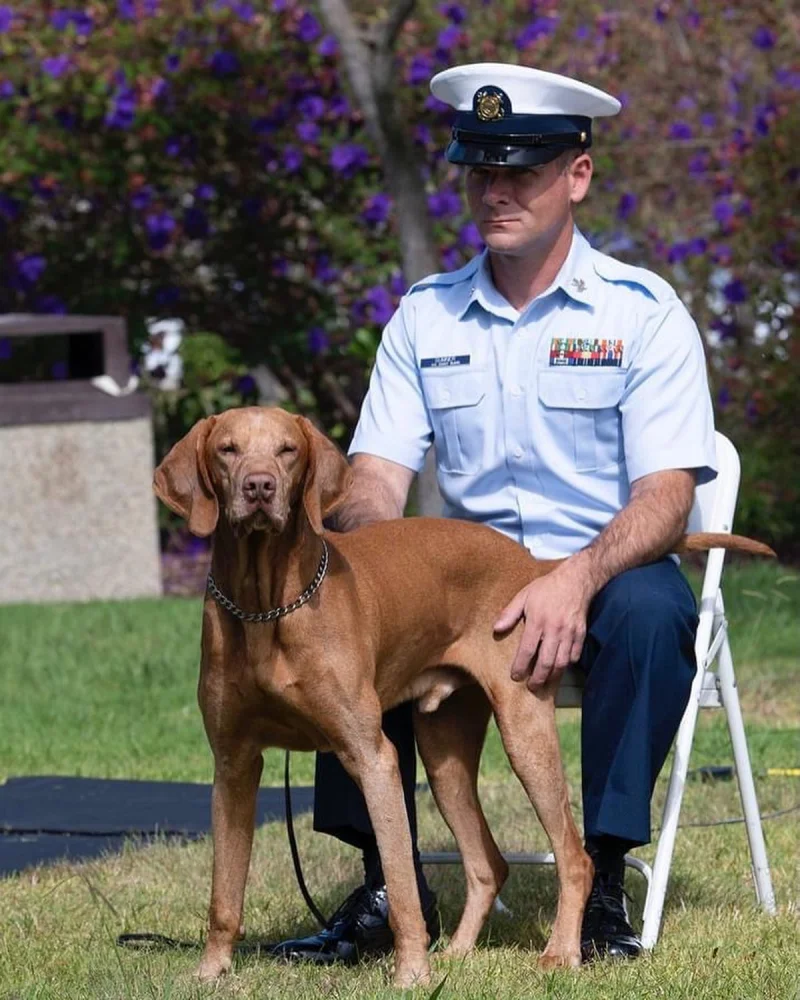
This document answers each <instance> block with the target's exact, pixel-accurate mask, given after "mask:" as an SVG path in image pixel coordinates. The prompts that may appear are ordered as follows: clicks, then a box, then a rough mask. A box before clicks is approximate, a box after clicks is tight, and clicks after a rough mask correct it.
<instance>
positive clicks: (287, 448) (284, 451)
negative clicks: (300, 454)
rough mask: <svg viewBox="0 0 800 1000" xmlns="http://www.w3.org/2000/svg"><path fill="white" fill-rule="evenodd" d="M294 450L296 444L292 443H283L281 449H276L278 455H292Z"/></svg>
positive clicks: (295, 449)
mask: <svg viewBox="0 0 800 1000" xmlns="http://www.w3.org/2000/svg"><path fill="white" fill-rule="evenodd" d="M296 451H297V446H296V445H293V444H285V445H283V447H282V448H281V449H280V450H279V451H278V454H279V455H294V454H295V452H296Z"/></svg>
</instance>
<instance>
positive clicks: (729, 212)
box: [714, 198, 734, 226]
mask: <svg viewBox="0 0 800 1000" xmlns="http://www.w3.org/2000/svg"><path fill="white" fill-rule="evenodd" d="M733 216H734V210H733V205H732V204H731V203H730V201H729V200H728V199H727V198H717V200H716V201H715V202H714V218H715V219H716V220H717V222H718V223H719V224H720V225H721V226H727V225H729V224H730V222H731V219H733Z"/></svg>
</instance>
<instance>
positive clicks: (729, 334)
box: [711, 316, 738, 340]
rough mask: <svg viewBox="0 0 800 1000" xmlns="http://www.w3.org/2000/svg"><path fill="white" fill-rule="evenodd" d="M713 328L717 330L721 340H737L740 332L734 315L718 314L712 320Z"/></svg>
mask: <svg viewBox="0 0 800 1000" xmlns="http://www.w3.org/2000/svg"><path fill="white" fill-rule="evenodd" d="M711 329H712V330H716V331H717V333H718V334H719V338H720V340H735V339H736V334H737V333H738V327H737V325H736V320H734V318H733V317H732V316H718V317H717V318H716V319H715V320H714V321H713V322H712V324H711Z"/></svg>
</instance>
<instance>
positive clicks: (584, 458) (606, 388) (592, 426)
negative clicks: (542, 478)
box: [539, 370, 625, 472]
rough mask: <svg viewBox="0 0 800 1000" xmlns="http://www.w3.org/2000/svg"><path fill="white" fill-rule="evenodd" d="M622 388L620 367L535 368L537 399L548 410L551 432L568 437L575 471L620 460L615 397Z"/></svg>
mask: <svg viewBox="0 0 800 1000" xmlns="http://www.w3.org/2000/svg"><path fill="white" fill-rule="evenodd" d="M624 389H625V373H624V372H620V371H616V372H598V371H585V372H580V373H578V372H574V371H573V372H565V371H563V370H561V371H549V370H548V371H540V372H539V401H540V402H541V404H542V405H543V406H544V407H545V408H546V410H547V411H552V413H551V414H550V420H551V421H552V425H553V427H552V430H553V436H554V437H556V438H558V439H560V440H563V441H565V442H566V441H570V440H571V444H572V449H571V450H572V455H573V459H574V462H575V469H576V471H577V472H597V471H600V470H602V469H607V468H609V467H611V466H614V465H619V464H620V462H622V460H623V454H624V453H623V447H622V420H621V416H620V411H619V401H620V399H621V398H622V393H623V391H624ZM570 425H571V426H570Z"/></svg>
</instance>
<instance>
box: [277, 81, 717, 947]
mask: <svg viewBox="0 0 800 1000" xmlns="http://www.w3.org/2000/svg"><path fill="white" fill-rule="evenodd" d="M431 89H432V90H433V93H434V94H435V95H436V96H437V97H439V98H440V99H441V100H443V101H446V102H447V103H449V104H451V105H452V106H453V107H454V108H456V112H457V113H456V116H455V124H454V128H453V139H452V142H451V143H450V145H449V147H448V149H447V154H446V155H447V158H448V159H449V160H450V161H451V162H452V163H458V164H463V165H464V166H465V168H466V196H467V199H468V202H469V207H470V210H471V213H472V216H473V219H474V221H475V223H476V224H477V226H478V229H479V230H480V233H481V236H482V237H483V240H484V242H485V243H486V247H487V249H486V251H485V252H484V253H483V254H481V255H479V256H478V257H476V258H475V259H474V260H472V261H471V262H470V263H469V264H467V265H466V266H465V267H463V268H461V270H459V271H456V272H455V273H452V274H438V275H433V276H431V277H429V278H426V279H425V280H423V281H421V282H419V283H418V284H417V285H415V286H414V287H413V288H412V289H410V291H409V292H408V294H407V295H406V296H405V297H404V298H403V300H402V302H401V304H400V307H399V309H398V310H397V312H396V314H395V316H394V317H393V318H392V320H391V321H390V322H389V324H388V326H387V327H386V330H385V331H384V334H383V338H382V342H381V346H380V349H379V351H378V355H377V358H376V364H375V369H374V372H373V375H372V378H371V381H370V388H369V392H368V394H367V397H366V399H365V401H364V405H363V408H362V411H361V417H360V420H359V424H358V427H357V429H356V433H355V436H354V438H353V442H352V445H351V447H350V454H351V455H352V467H353V471H354V473H355V486H354V488H353V491H352V495H351V496H350V499H349V501H348V503H347V505H346V507H345V508H344V509H343V510H342V511H341V513H340V514H339V515H338V521H337V528H339V529H340V530H343V531H349V530H352V529H353V528H356V527H358V526H360V525H363V524H366V523H368V522H370V521H374V520H379V519H381V518H392V517H401V516H402V515H403V511H404V507H405V504H406V499H407V496H408V490H409V487H410V485H411V482H412V479H413V476H414V474H415V473H416V472H417V471H419V469H420V468H421V467H422V464H423V461H424V457H425V453H426V451H427V450H428V448H429V446H430V445H431V443H432V442H433V443H435V446H436V460H437V470H438V478H439V485H440V488H441V491H442V495H443V497H444V500H445V504H446V514H447V515H448V516H453V517H462V518H466V519H469V520H475V521H481V522H483V523H485V524H489V525H491V526H492V527H494V528H496V529H497V530H498V531H501V532H503V533H505V534H507V535H509V536H510V537H512V538H514V539H516V540H517V541H519V543H520V544H522V545H525V546H526V547H527V548H528V549H529V550H530V551H531V552H532V553H533V555H534V556H537V557H541V558H554V557H562V556H566V557H569V558H567V559H566V561H565V562H564V563H563V564H562V565H561V566H560V567H559V568H558V569H556V570H555V571H554V572H552V573H550V574H549V575H548V576H546V577H544V578H542V579H540V580H536V581H534V582H532V583H531V584H530V585H529V586H527V587H526V588H525V589H524V590H522V591H521V592H520V593H519V594H518V595H517V596H516V597H515V598H514V600H513V601H512V602H511V603H510V604H509V606H508V607H507V608H506V609H504V611H503V612H502V613H501V615H500V617H499V619H498V621H497V623H496V627H497V628H498V629H507V628H510V627H511V626H512V625H513V624H514V623H515V622H516V621H517V620H518V619H519V618H520V616H524V618H525V628H524V632H523V636H522V639H521V642H520V646H519V650H518V652H517V655H516V658H515V660H514V662H513V664H511V665H510V669H511V673H512V676H513V677H514V679H515V680H518V681H519V682H520V691H519V696H520V697H521V698H524V697H529V693H528V691H527V690H526V687H527V688H529V689H530V690H531V691H535V690H536V689H537V688H538V687H540V686H541V685H542V684H544V683H545V682H546V681H547V680H548V678H549V677H550V676H551V675H552V674H553V673H556V674H560V673H561V671H563V670H564V668H565V667H566V666H567V665H568V664H570V663H577V664H578V665H579V668H580V669H581V670H583V671H584V673H585V691H584V697H583V710H582V758H583V766H582V771H583V777H582V783H583V803H584V833H585V838H586V848H587V850H588V852H589V853H590V855H591V856H592V859H593V861H594V864H595V869H596V875H595V881H594V886H593V889H592V894H591V897H590V899H589V902H588V904H587V909H586V915H585V918H584V925H583V934H582V942H581V945H582V951H583V954H584V958H585V960H590V959H591V958H593V957H595V956H596V955H610V956H615V957H635V956H636V955H638V954H639V952H640V950H641V943H640V941H639V939H638V938H637V936H636V934H635V933H634V931H633V929H632V928H631V926H630V924H629V922H628V919H627V914H626V911H625V907H624V901H623V873H624V863H623V858H624V854H625V852H626V851H627V850H629V849H630V848H632V847H634V846H637V845H641V844H645V843H647V842H648V841H649V839H650V796H651V793H652V789H653V785H654V783H655V780H656V777H657V775H658V773H659V771H660V769H661V767H662V765H663V762H664V760H665V757H666V755H667V752H668V750H669V747H670V745H671V743H672V740H673V737H674V735H675V732H676V730H677V727H678V724H679V722H680V719H681V716H682V714H683V710H684V708H685V706H686V702H687V699H688V696H689V690H690V687H691V682H692V678H693V675H694V672H695V662H694V652H693V642H694V632H695V628H696V622H697V619H696V607H695V602H694V598H693V596H692V593H691V591H690V589H689V587H688V585H687V583H686V581H685V580H684V578H683V576H682V575H681V573H680V571H679V569H678V567H677V565H676V562H675V561H674V560H673V559H671V558H670V557H669V555H668V554H669V551H670V546H672V545H674V543H675V542H676V540H677V539H678V538H679V537H680V536H681V535H682V534H683V532H684V529H685V526H686V520H687V517H688V514H689V510H690V508H691V505H692V501H693V495H694V487H695V484H696V483H700V482H705V481H707V480H709V479H711V478H713V476H714V475H715V470H714V462H715V455H714V437H713V420H712V411H711V402H710V397H709V392H708V386H707V379H706V369H705V361H704V356H703V349H702V345H701V341H700V337H699V335H698V332H697V329H696V327H695V325H694V323H693V322H692V320H691V318H690V317H689V314H688V313H687V311H686V309H685V308H684V307H683V305H682V304H681V302H680V300H679V299H678V298H677V296H676V295H675V293H674V291H673V290H672V289H671V288H670V286H669V285H667V284H666V283H665V282H664V281H663V280H661V279H660V278H658V277H657V276H656V275H654V274H652V273H650V272H649V271H645V270H642V269H640V268H636V267H631V266H628V265H625V264H621V263H619V262H618V261H615V260H613V259H611V258H609V257H606V256H605V255H603V254H601V253H598V252H597V251H595V250H593V249H591V247H590V246H589V244H588V242H587V241H586V240H585V238H584V237H583V236H582V235H581V233H580V232H579V231H578V230H577V229H576V228H575V226H574V223H573V218H572V215H573V207H574V206H575V205H577V204H579V203H580V202H581V201H582V200H583V199H584V197H585V196H586V193H587V191H588V189H589V184H590V181H591V177H592V160H591V158H590V156H589V155H588V153H587V149H588V148H589V147H590V145H591V141H592V139H591V126H592V118H594V117H597V116H600V115H612V114H616V113H617V112H618V111H619V108H620V105H619V102H618V101H616V100H615V99H614V98H612V97H610V96H609V95H607V94H604V93H602V92H601V91H598V90H596V89H595V88H593V87H589V86H587V85H585V84H582V83H579V82H577V81H574V80H569V79H566V78H564V77H560V76H555V75H553V74H550V73H544V72H540V71H537V70H534V69H529V68H526V67H520V66H506V65H498V64H480V65H471V66H461V67H455V68H453V69H450V70H447V71H445V72H443V73H440V74H438V75H437V76H436V77H434V79H433V81H432V84H431ZM601 354H602V357H603V360H602V362H601V361H600V358H601ZM431 599H432V600H435V599H436V595H431ZM385 730H386V732H387V734H388V735H389V736H390V738H391V739H392V740H393V741H394V742H395V744H396V746H397V748H398V754H399V759H400V766H401V771H402V773H403V780H404V786H405V790H406V800H407V806H408V811H409V818H410V822H411V826H412V833H413V834H414V839H415V842H416V829H415V813H414V797H413V791H414V780H415V775H414V759H415V758H414V742H413V735H412V728H411V708H410V706H401V707H400V708H398V709H395V710H394V711H392V712H390V713H388V714H387V715H386V717H385ZM316 796H317V798H316V813H315V828H316V829H318V830H323V831H326V832H328V833H332V834H333V835H334V836H337V837H339V838H340V839H342V840H345V841H346V842H348V843H351V844H353V845H355V846H357V847H359V848H360V849H361V850H362V852H363V855H364V868H365V881H364V885H363V886H362V887H360V888H359V889H358V890H357V891H356V892H355V893H354V894H353V895H352V896H351V897H350V898H349V899H348V900H347V901H346V902H345V904H344V905H343V907H342V908H341V909H340V910H339V911H338V912H337V914H336V917H335V920H334V921H333V923H332V926H331V927H330V928H329V929H328V930H325V931H323V932H322V933H320V934H317V935H313V936H312V937H310V938H303V939H299V940H294V941H288V942H284V943H282V944H281V945H279V946H277V947H276V953H278V954H281V955H283V956H284V957H288V958H296V959H309V960H312V961H316V962H330V961H335V960H352V959H354V958H356V957H357V956H359V955H363V954H368V953H370V952H371V951H379V950H382V949H385V948H386V947H388V946H389V945H390V943H391V934H390V931H389V929H388V925H387V920H386V916H387V906H386V891H385V887H384V885H383V875H382V872H381V868H380V860H379V857H378V852H377V847H376V844H375V838H374V835H373V833H372V830H371V827H370V824H369V818H368V816H367V813H366V809H365V807H364V804H363V800H362V799H361V798H360V794H359V792H358V790H357V789H356V787H355V785H354V784H353V783H352V782H351V781H350V779H349V778H348V777H347V776H346V774H345V772H344V770H343V769H342V768H341V767H340V765H339V764H338V762H337V761H336V759H335V757H333V756H332V755H329V754H326V755H320V757H319V758H318V762H317V782H316ZM417 871H418V879H419V883H420V889H421V896H422V901H423V909H424V911H425V916H426V920H427V922H428V926H429V930H430V931H431V932H432V935H433V936H434V937H435V936H436V933H437V928H436V917H437V914H436V901H435V898H434V897H433V894H432V893H431V891H430V889H429V888H428V887H427V884H426V882H425V878H424V875H423V874H422V871H421V869H420V866H419V862H418V858H417Z"/></svg>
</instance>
